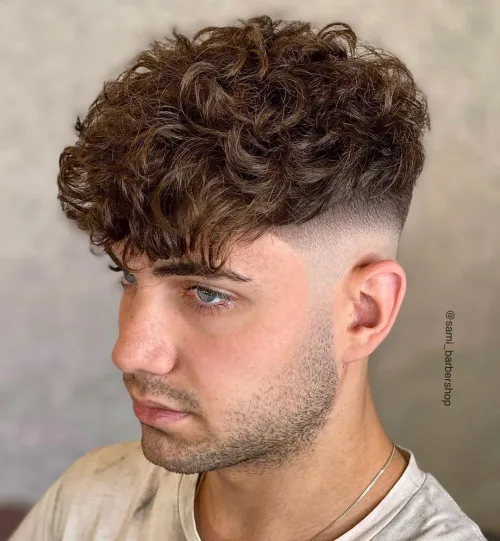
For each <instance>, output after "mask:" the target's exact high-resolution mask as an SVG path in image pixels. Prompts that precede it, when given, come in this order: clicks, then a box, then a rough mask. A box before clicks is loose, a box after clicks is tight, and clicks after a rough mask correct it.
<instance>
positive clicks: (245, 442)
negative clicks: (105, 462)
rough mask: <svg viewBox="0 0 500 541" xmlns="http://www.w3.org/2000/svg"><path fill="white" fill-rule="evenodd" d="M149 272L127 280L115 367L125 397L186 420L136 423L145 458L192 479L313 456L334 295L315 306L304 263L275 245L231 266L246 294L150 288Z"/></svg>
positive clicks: (330, 395) (324, 401) (327, 396)
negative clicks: (171, 411) (235, 467)
mask: <svg viewBox="0 0 500 541" xmlns="http://www.w3.org/2000/svg"><path fill="white" fill-rule="evenodd" d="M115 253H116V254H117V255H118V256H119V257H120V255H121V254H120V252H119V251H118V250H115ZM147 263H148V262H147V260H146V259H136V260H135V261H131V262H130V266H131V267H133V268H134V269H136V268H140V270H138V271H137V272H134V273H133V274H129V273H125V274H124V281H125V282H126V283H130V284H131V286H132V287H126V288H125V289H124V293H123V297H122V300H121V304H120V313H119V337H118V340H117V342H116V345H115V347H114V349H113V354H112V357H113V362H114V363H115V365H116V366H117V367H118V368H119V369H120V370H122V371H123V373H124V383H125V385H126V387H127V390H128V391H129V393H130V394H131V395H132V396H134V397H135V398H141V399H146V400H153V401H155V402H159V403H161V404H162V405H164V406H166V407H170V408H172V409H176V410H181V411H187V412H189V415H188V416H187V417H185V418H184V419H182V420H180V421H176V422H174V423H170V424H165V425H162V424H161V423H155V424H154V425H148V424H144V423H141V426H142V448H143V452H144V455H145V456H146V458H147V459H148V460H150V461H151V462H153V463H155V464H157V465H160V466H162V467H164V468H165V469H167V470H169V471H174V472H177V473H186V474H191V473H197V472H199V471H206V470H214V469H222V468H226V467H230V466H233V465H236V464H240V463H243V462H245V463H246V464H245V466H246V467H250V468H251V467H257V466H258V467H259V468H267V467H273V466H278V465H280V464H282V463H283V462H284V461H286V460H288V459H290V458H292V457H293V456H295V455H296V454H297V453H298V452H300V451H305V450H307V449H308V448H310V447H311V444H312V443H313V441H314V439H315V437H316V436H317V435H318V434H319V432H320V431H321V430H322V428H324V426H325V424H326V422H327V420H328V417H329V414H330V412H331V410H332V407H333V404H334V398H335V394H336V385H337V366H336V364H335V361H334V355H333V346H334V344H333V340H332V331H333V328H332V308H331V307H332V302H333V299H332V288H331V286H326V284H325V287H324V288H323V290H322V288H321V286H319V288H318V287H316V288H315V289H316V290H317V291H319V293H320V296H321V297H322V298H321V297H318V296H313V289H312V285H311V283H310V280H309V279H308V276H307V273H306V266H305V263H304V262H303V260H302V258H301V257H300V256H299V255H297V253H296V252H294V251H293V250H292V249H291V248H290V247H289V246H288V245H287V244H286V243H284V242H282V241H281V240H279V239H277V238H276V237H274V236H270V235H269V236H265V237H263V238H262V239H259V240H258V241H256V242H255V243H253V244H252V245H251V246H250V247H245V248H244V249H241V250H236V249H235V250H234V251H233V252H232V254H231V257H230V260H229V262H228V266H229V267H230V268H231V270H234V271H236V272H238V273H239V274H242V275H244V276H246V277H249V278H251V279H252V281H250V282H247V283H243V282H233V281H231V280H229V279H227V278H223V279H218V280H213V279H207V278H198V277H195V276H168V277H165V276H163V277H157V276H153V272H152V269H151V268H147ZM161 263H162V262H157V263H155V265H154V266H153V267H154V268H156V267H159V266H161ZM163 263H165V262H163ZM143 267H146V268H143ZM195 286H198V288H197V289H196V287H195ZM189 287H191V288H193V287H194V289H191V290H190V291H186V289H185V288H189ZM206 289H209V290H210V291H206ZM221 293H222V294H229V295H231V297H232V298H233V300H232V301H229V302H228V303H227V305H226V306H227V307H225V306H224V303H225V302H227V301H225V300H224V298H222V297H221V296H220V295H221ZM313 297H314V298H313ZM319 298H321V303H320V302H319V300H318V299H319ZM217 305H219V309H216V308H214V306H215V307H216V306H217ZM320 305H322V306H323V309H321V310H320V309H319V308H320ZM203 306H205V307H207V309H206V310H203V308H201V311H200V308H199V307H203ZM210 308H211V309H210Z"/></svg>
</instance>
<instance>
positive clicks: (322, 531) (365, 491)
mask: <svg viewBox="0 0 500 541" xmlns="http://www.w3.org/2000/svg"><path fill="white" fill-rule="evenodd" d="M395 450H396V444H393V445H392V452H391V456H390V457H389V458H388V459H387V461H386V463H385V464H384V465H383V466H382V468H381V470H380V471H379V472H378V473H377V475H376V476H375V477H374V478H373V479H372V481H371V482H370V484H369V485H368V486H367V487H366V488H365V490H363V492H362V493H361V494H360V495H359V496H358V498H357V500H356V501H355V502H354V503H353V504H351V505H350V506H349V507H348V508H347V509H346V510H345V511H344V512H343V513H342V514H341V515H340V516H338V517H337V518H336V519H335V520H333V521H332V522H330V524H328V525H327V526H326V527H325V528H323V529H322V530H321V531H320V532H319V533H317V534H316V535H315V536H314V537H313V538H311V539H310V541H315V540H316V539H317V538H318V537H319V536H320V535H321V534H322V533H324V532H326V530H328V528H331V527H332V526H333V525H334V524H336V523H337V522H338V521H339V520H341V519H343V518H345V517H346V516H347V515H348V513H350V512H351V511H352V510H353V509H354V508H355V507H356V505H358V503H359V502H360V501H361V500H362V499H363V498H364V497H365V496H366V495H367V494H368V492H369V491H370V490H371V488H372V487H373V485H374V484H375V483H376V482H377V481H378V479H379V477H380V476H381V475H382V474H383V473H384V472H385V470H386V469H387V467H388V466H389V464H390V463H391V460H392V457H393V456H394V451H395ZM205 473H206V472H203V473H202V474H201V477H200V479H199V481H198V486H197V487H196V491H195V494H194V497H195V498H196V495H197V494H198V491H199V489H200V486H201V483H202V481H203V478H204V477H205Z"/></svg>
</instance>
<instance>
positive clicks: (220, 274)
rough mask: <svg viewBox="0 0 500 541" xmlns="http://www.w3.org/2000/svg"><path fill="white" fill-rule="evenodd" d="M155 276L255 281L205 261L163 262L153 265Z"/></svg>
mask: <svg viewBox="0 0 500 541" xmlns="http://www.w3.org/2000/svg"><path fill="white" fill-rule="evenodd" d="M106 253H107V254H108V255H109V257H110V258H111V259H112V260H113V261H114V262H115V263H116V264H117V265H118V266H119V267H122V266H123V265H122V263H121V261H120V260H119V258H118V256H117V255H116V254H115V253H114V252H112V251H108V252H106ZM153 276H155V277H157V278H165V277H167V276H197V277H199V278H204V279H207V280H220V279H224V278H225V279H227V280H232V281H233V282H252V281H253V279H252V278H249V277H248V276H243V275H242V274H239V273H238V272H235V271H233V270H232V269H229V268H227V267H222V268H221V269H219V270H218V271H217V272H213V271H210V270H209V269H207V267H206V266H205V265H203V263H200V262H197V261H193V262H189V261H169V262H167V263H162V264H161V265H160V266H158V267H153Z"/></svg>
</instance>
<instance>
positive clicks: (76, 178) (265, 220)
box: [58, 16, 430, 271]
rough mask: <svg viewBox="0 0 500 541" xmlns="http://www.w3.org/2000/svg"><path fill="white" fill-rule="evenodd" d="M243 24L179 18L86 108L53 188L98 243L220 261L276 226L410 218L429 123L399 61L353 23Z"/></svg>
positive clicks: (395, 223) (391, 222)
mask: <svg viewBox="0 0 500 541" xmlns="http://www.w3.org/2000/svg"><path fill="white" fill-rule="evenodd" d="M238 22H239V23H240V24H239V25H238V26H224V27H215V26H210V27H207V28H204V29H202V30H200V31H198V32H197V33H196V34H195V35H194V37H193V38H192V39H188V38H187V37H186V36H184V35H182V34H179V33H178V32H177V31H176V30H175V28H174V30H173V35H174V37H175V39H173V38H165V40H164V41H154V42H153V43H152V44H151V46H150V47H149V48H148V49H147V50H145V51H143V52H142V53H140V54H139V55H138V56H137V57H136V58H135V60H134V61H133V62H132V63H131V65H130V67H129V68H128V69H127V70H126V71H124V72H123V73H121V75H119V76H118V77H117V78H116V79H115V80H112V81H109V82H106V83H105V84H104V86H103V89H102V91H101V92H100V94H99V95H98V97H97V98H96V99H95V101H94V102H93V103H92V104H91V106H90V108H89V111H88V114H87V115H86V117H85V118H84V120H83V121H81V120H80V118H79V117H78V118H77V121H76V126H75V128H76V131H77V133H78V140H77V141H76V142H75V144H74V145H72V146H68V147H66V148H65V149H64V150H63V152H62V154H61V156H60V160H59V165H60V171H59V175H58V187H59V195H58V199H59V200H60V202H61V206H62V209H63V211H64V213H65V214H66V216H67V217H68V218H69V219H71V220H75V221H76V224H77V225H78V228H79V229H81V230H83V231H85V232H86V233H88V235H89V236H90V241H91V244H92V245H94V246H100V247H103V248H104V250H105V251H106V252H108V253H109V251H110V250H112V246H113V245H115V244H117V243H121V242H123V243H124V250H123V254H122V260H123V267H124V268H126V269H129V270H130V267H129V266H128V265H127V261H128V260H129V258H130V257H136V256H139V255H143V254H146V256H147V257H148V259H149V260H150V261H151V263H154V262H155V261H157V260H159V259H170V258H180V259H187V260H191V259H192V260H196V259H197V260H199V261H200V260H201V261H202V262H204V264H205V265H206V267H207V268H208V269H209V270H213V271H216V270H217V269H219V268H220V267H222V266H224V265H225V263H226V261H227V259H228V257H229V256H230V251H231V247H232V246H233V244H234V243H237V242H249V243H251V242H254V241H255V240H257V239H258V238H260V237H262V236H263V235H264V234H265V233H267V232H273V231H276V232H279V231H282V232H283V233H284V234H285V235H287V234H288V233H287V232H288V231H293V232H294V234H295V233H297V234H300V232H301V231H307V232H308V234H309V233H311V232H314V231H318V230H319V228H328V227H330V228H340V227H342V224H353V225H354V226H355V227H357V228H364V227H366V228H370V227H374V226H375V227H381V228H387V229H390V230H392V231H396V232H397V233H398V235H399V234H400V233H401V230H402V229H403V226H404V224H405V221H406V218H407V215H408V211H409V207H410V202H411V199H412V194H413V189H414V186H415V182H416V179H417V177H418V176H419V175H420V173H421V171H422V168H423V165H424V147H423V143H422V138H423V135H424V133H425V132H426V131H427V130H428V129H429V128H430V119H429V114H428V110H427V102H426V98H425V96H424V95H423V93H422V92H421V91H420V89H419V88H418V87H417V85H416V83H415V81H414V79H413V77H412V74H411V73H410V71H409V70H408V68H407V67H406V65H405V64H404V63H403V62H402V61H400V60H399V59H398V58H396V57H395V56H394V55H393V54H390V53H388V52H386V51H384V50H381V49H376V48H374V47H372V46H370V45H368V44H366V43H364V42H361V41H359V39H358V38H357V36H356V34H355V33H354V31H353V30H352V28H351V27H350V26H349V25H348V24H344V23H332V24H329V25H327V26H325V27H324V28H323V29H321V30H320V31H316V30H314V29H313V28H312V27H311V24H310V23H307V22H300V21H291V22H290V21H288V22H287V21H283V20H276V21H273V20H272V19H271V18H270V17H268V16H260V17H254V18H251V19H248V20H241V19H238ZM203 36H204V37H205V39H201V38H202V37H203ZM198 252H199V256H198V257H196V253H198ZM192 254H195V255H194V257H191V255H192Z"/></svg>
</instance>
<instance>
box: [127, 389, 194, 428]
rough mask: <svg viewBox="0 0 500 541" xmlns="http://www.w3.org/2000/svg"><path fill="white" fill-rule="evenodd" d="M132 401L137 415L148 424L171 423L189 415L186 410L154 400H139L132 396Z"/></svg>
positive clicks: (162, 424)
mask: <svg viewBox="0 0 500 541" xmlns="http://www.w3.org/2000/svg"><path fill="white" fill-rule="evenodd" d="M132 402H133V410H134V413H135V416H136V417H137V418H138V419H139V421H140V422H141V423H144V424H146V425H151V426H165V425H170V424H172V423H175V422H178V421H181V420H182V419H185V418H186V417H188V416H189V413H188V412H186V411H179V410H175V409H171V408H168V407H167V406H165V405H163V404H159V403H158V402H153V401H152V400H142V399H141V400H138V399H136V398H134V397H133V396H132Z"/></svg>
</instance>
